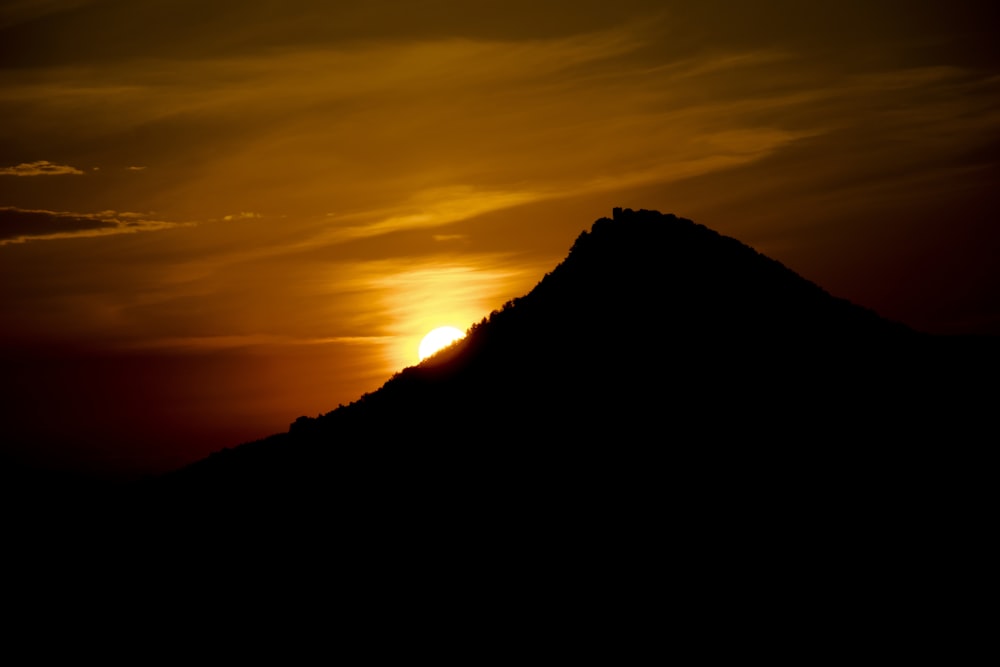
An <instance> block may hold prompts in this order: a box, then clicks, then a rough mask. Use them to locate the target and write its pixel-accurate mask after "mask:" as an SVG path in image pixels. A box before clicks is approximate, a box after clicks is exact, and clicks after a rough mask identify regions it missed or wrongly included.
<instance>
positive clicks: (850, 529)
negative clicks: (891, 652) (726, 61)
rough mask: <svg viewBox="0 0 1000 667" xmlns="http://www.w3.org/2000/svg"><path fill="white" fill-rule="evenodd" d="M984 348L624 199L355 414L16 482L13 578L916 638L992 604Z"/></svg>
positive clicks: (143, 594)
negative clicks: (155, 463) (134, 473)
mask: <svg viewBox="0 0 1000 667" xmlns="http://www.w3.org/2000/svg"><path fill="white" fill-rule="evenodd" d="M996 350H997V347H996V343H995V341H994V340H992V339H976V338H938V337H934V336H929V335H924V334H921V333H918V332H915V331H913V330H911V329H909V328H907V327H905V326H903V325H901V324H899V323H895V322H890V321H887V320H884V319H882V318H880V317H879V316H877V315H876V314H875V313H873V312H872V311H870V310H867V309H864V308H861V307H859V306H856V305H854V304H851V303H849V302H847V301H845V300H843V299H838V298H835V297H833V296H831V295H829V294H828V293H826V292H825V291H824V290H823V289H821V288H820V287H818V286H817V285H815V284H813V283H811V282H809V281H807V280H805V279H803V278H802V277H800V276H798V275H796V274H795V273H794V272H792V271H790V270H789V269H787V268H786V267H784V266H782V265H781V264H780V263H778V262H776V261H774V260H772V259H769V258H767V257H764V256H763V255H761V254H759V253H757V252H756V251H754V250H753V249H752V248H749V247H747V246H746V245H743V244H742V243H740V242H738V241H736V240H734V239H732V238H727V237H725V236H722V235H719V234H717V233H716V232H713V231H711V230H709V229H707V228H705V227H703V226H701V225H697V224H695V223H693V222H691V221H689V220H685V219H683V218H678V217H675V216H673V215H661V214H660V213H657V212H653V211H630V210H627V209H625V210H621V209H615V214H614V217H613V219H607V218H602V219H600V220H598V221H597V222H595V223H594V224H593V226H592V228H591V229H590V230H589V231H585V232H583V233H581V234H580V236H579V237H578V238H577V239H576V241H575V243H574V244H573V245H572V248H571V249H570V252H569V254H568V256H567V257H566V258H565V260H564V261H563V262H562V263H560V264H559V265H558V266H557V267H555V269H553V270H552V271H551V272H550V273H549V274H547V275H546V276H545V277H544V278H543V279H542V280H541V281H540V282H539V283H538V285H537V286H536V287H535V288H534V289H533V290H531V292H529V293H528V294H526V295H524V296H522V297H520V298H517V299H513V300H511V301H510V302H508V303H506V304H505V305H504V306H503V307H502V308H500V309H499V310H497V311H495V312H493V313H491V314H490V316H489V317H488V318H484V319H483V320H482V321H481V322H479V323H476V324H474V325H473V326H472V327H471V328H470V329H469V330H468V333H467V335H466V337H465V338H464V339H462V340H461V341H459V342H457V343H455V344H453V345H452V346H450V347H448V348H446V349H445V350H442V351H440V352H439V353H438V354H436V355H434V356H432V357H430V358H428V359H426V360H424V361H423V362H422V363H420V364H419V365H417V366H413V367H410V368H406V369H404V370H402V371H401V372H399V373H397V374H396V375H395V376H393V377H392V378H391V379H389V380H388V381H387V382H386V383H385V384H384V385H383V386H382V387H381V388H380V389H378V390H377V391H374V392H372V393H370V394H366V395H364V396H362V397H360V398H359V399H358V400H356V401H354V402H352V403H351V404H349V405H346V406H341V407H338V408H337V409H335V410H333V411H331V412H329V413H327V414H325V415H322V416H319V417H316V418H311V417H301V418H299V419H297V420H296V421H295V422H294V423H293V424H292V425H291V426H290V428H289V430H288V431H287V432H285V433H279V434H275V435H272V436H270V437H267V438H263V439H261V440H258V441H255V442H250V443H245V444H242V445H240V446H237V447H234V448H230V449H224V450H221V451H219V452H217V453H215V454H213V455H211V456H209V457H207V458H206V459H203V460H201V461H198V462H196V463H193V464H191V465H189V466H187V467H185V468H183V469H181V470H178V471H175V472H172V473H169V474H166V475H162V476H158V477H156V478H152V479H148V480H145V481H143V482H141V483H139V484H136V485H134V486H127V487H121V488H106V487H105V488H101V489H100V490H99V493H93V492H92V491H91V490H88V489H86V488H85V487H84V486H82V485H79V484H77V485H74V486H72V488H68V487H67V488H64V489H63V493H62V494H60V493H58V490H57V486H58V485H56V484H48V485H46V486H44V487H38V488H36V489H35V490H34V492H32V493H28V492H27V490H26V489H25V488H24V487H23V486H22V487H21V488H19V489H16V490H15V491H14V492H13V493H11V492H10V489H9V488H5V489H4V490H5V491H8V496H7V497H6V498H5V501H6V502H7V507H10V508H21V509H20V510H19V511H12V512H11V513H10V520H9V521H8V535H10V534H12V533H11V531H10V525H11V524H12V523H14V524H16V523H17V522H18V519H20V525H15V528H16V529H17V530H16V531H15V532H16V534H18V535H19V537H18V538H16V539H13V538H12V539H10V540H9V542H10V543H11V544H12V545H17V548H16V549H14V550H13V551H12V553H14V554H15V555H19V556H20V557H21V564H20V565H17V566H10V565H9V566H8V568H9V570H10V571H11V572H18V571H33V570H34V569H37V568H38V567H39V563H41V564H42V565H43V566H44V571H45V572H46V576H48V577H51V576H53V575H57V576H58V577H59V581H68V582H71V583H72V582H75V581H76V580H85V581H92V582H95V585H96V586H99V588H100V590H99V591H97V592H95V593H93V595H101V596H104V595H106V591H107V589H108V585H109V583H108V582H114V583H115V585H116V586H119V587H121V588H122V589H124V590H126V591H128V593H129V595H130V596H132V595H134V596H136V598H137V599H141V600H144V601H146V602H152V603H153V604H155V605H159V604H161V603H160V600H163V599H169V598H171V597H172V596H173V597H177V596H179V597H181V598H183V599H184V600H186V601H188V602H189V601H191V600H204V599H206V597H205V596H206V595H208V596H211V597H212V599H214V598H215V597H216V596H217V594H219V592H220V585H221V586H222V589H221V590H223V591H226V593H225V594H224V595H218V597H220V599H224V600H232V601H239V602H238V604H239V605H240V606H247V608H250V609H254V610H255V611H259V610H260V609H261V606H260V600H261V599H268V598H276V599H278V600H284V602H283V603H279V604H270V605H267V606H268V608H274V609H279V608H280V609H284V608H285V606H286V605H287V602H289V601H290V600H288V599H287V598H288V595H287V594H288V592H294V595H296V596H297V595H299V594H300V593H301V594H308V595H309V596H311V597H312V598H314V599H316V600H323V601H327V600H329V601H332V603H333V604H335V605H341V607H342V609H344V610H345V611H347V612H348V615H349V616H358V617H359V618H361V619H366V620H367V619H371V618H377V617H378V610H379V609H381V608H383V607H385V606H386V605H391V606H392V608H393V610H394V611H398V609H397V606H396V605H400V604H401V605H403V606H402V607H401V609H403V610H404V611H403V612H402V618H403V619H404V621H405V623H407V624H410V623H412V622H414V621H417V622H419V620H420V619H423V618H424V617H425V615H426V613H427V611H428V609H429V607H427V605H429V604H431V606H432V603H433V602H434V601H441V600H443V601H444V602H445V603H446V604H453V605H454V609H455V610H457V614H455V620H454V622H455V623H457V624H458V625H456V627H461V628H465V629H463V630H462V632H466V631H468V632H472V633H474V632H475V628H474V627H473V626H476V625H477V624H479V625H481V624H482V617H481V616H479V614H480V613H487V614H492V615H498V616H501V617H503V616H505V615H507V614H509V613H510V611H509V610H508V609H509V608H513V609H515V610H517V611H516V614H517V618H521V615H522V614H525V613H527V614H528V615H529V616H532V617H535V622H536V623H537V624H538V627H540V628H541V627H545V628H548V627H549V624H550V620H551V619H549V618H548V617H547V616H546V615H547V614H549V610H550V607H549V606H548V605H543V606H542V608H541V609H540V610H539V611H535V610H534V609H533V608H532V607H533V603H532V602H531V601H534V600H538V599H543V598H545V597H546V596H550V597H551V598H552V599H553V600H556V601H557V608H560V609H562V608H568V611H569V613H570V614H571V616H570V617H573V614H574V613H576V614H579V613H583V614H585V615H589V614H591V613H592V608H593V606H594V605H595V604H598V606H601V604H603V603H595V601H598V600H602V599H606V600H608V602H607V604H608V605H610V606H609V607H608V608H609V609H613V610H614V611H613V613H614V614H617V613H618V611H619V609H632V610H633V611H634V612H635V613H638V614H639V615H640V616H642V617H646V616H647V615H648V611H647V608H648V606H649V604H650V603H651V602H653V601H656V602H659V601H660V600H661V599H662V600H665V601H676V604H677V605H679V606H677V608H676V611H677V613H680V614H681V615H682V616H689V615H690V616H691V617H692V618H696V619H705V618H714V615H715V614H717V613H718V609H719V606H720V605H723V606H725V608H726V612H727V613H728V612H729V611H730V609H733V610H735V612H734V616H733V618H732V619H730V620H729V621H724V622H723V626H717V625H715V624H714V623H715V622H714V621H711V622H706V623H707V625H704V626H703V627H701V629H700V630H699V629H697V627H696V631H698V632H702V633H708V634H707V635H706V641H708V640H709V639H712V638H713V637H715V636H716V634H717V633H716V628H717V627H727V628H728V627H730V626H732V627H735V628H736V629H737V630H739V629H740V628H742V629H743V631H744V632H745V633H746V634H747V636H756V635H757V634H759V633H756V632H755V631H753V630H752V628H754V627H755V623H757V621H758V620H760V619H763V620H762V621H761V622H763V623H772V619H773V616H771V615H770V614H769V613H764V615H763V616H760V612H761V611H766V610H767V608H768V605H772V604H773V605H777V606H780V607H783V608H785V609H786V612H787V613H786V614H785V617H784V618H785V619H786V620H783V621H782V624H783V625H782V627H783V628H786V629H787V628H793V630H794V632H793V633H794V634H796V635H799V634H801V635H802V636H805V637H809V636H812V635H811V634H810V633H812V632H814V631H815V628H816V627H820V626H823V627H825V626H826V624H827V621H829V624H830V625H829V627H834V628H837V629H838V630H837V632H839V628H840V627H841V624H840V620H842V617H843V614H844V613H845V612H844V611H843V610H844V609H849V610H850V616H849V617H850V619H851V623H852V624H857V623H863V624H867V626H869V627H872V628H878V629H879V630H878V631H879V632H882V631H883V630H884V628H885V623H886V618H887V617H889V616H891V617H893V618H897V619H902V620H900V621H899V622H900V623H901V624H902V625H906V626H907V627H909V625H908V624H910V623H916V622H922V621H921V619H924V618H925V610H926V608H927V605H928V604H932V605H933V604H936V603H932V602H928V601H933V600H940V601H941V602H942V603H945V602H947V601H948V597H947V591H949V590H952V589H955V588H956V587H957V588H961V589H964V590H979V588H978V582H977V580H976V578H977V577H978V576H979V575H977V574H976V573H977V572H981V571H984V570H983V569H982V561H983V556H981V555H977V554H988V553H990V551H988V550H986V549H984V548H983V547H984V545H983V544H981V542H984V541H985V539H987V538H979V537H978V536H980V535H987V534H988V531H985V532H984V531H983V530H982V527H983V526H985V525H989V524H988V523H986V520H987V519H988V516H984V514H986V510H985V509H984V508H988V507H991V506H992V505H991V503H989V502H988V496H989V495H990V490H991V489H992V480H991V479H988V477H989V476H990V471H991V470H992V469H993V467H992V466H989V465H984V458H985V453H986V452H988V451H989V448H990V446H991V445H992V441H991V439H990V434H991V433H995V425H994V424H993V415H994V414H995V405H996V399H997V396H996V390H995V389H992V386H993V385H992V384H990V383H992V382H993V381H994V379H995V377H996V371H997V370H998V369H1000V364H998V363H997V354H996ZM984 383H985V384H984ZM40 504H41V505H44V506H45V507H46V509H47V516H46V517H45V519H44V520H39V519H37V518H36V515H37V512H34V511H31V509H32V508H35V507H36V506H38V505H40ZM25 508H28V509H25ZM67 554H72V556H67ZM74 564H75V565H76V566H75V567H72V566H73V565H74ZM67 565H70V566H71V567H67ZM19 568H21V569H19ZM30 581H32V582H34V581H35V580H34V579H30ZM915 582H919V584H918V585H915ZM956 582H958V583H956ZM942 591H943V592H944V593H942ZM873 592H876V593H877V599H878V600H881V602H878V603H877V604H874V605H871V606H870V607H869V606H868V605H866V604H862V603H861V602H859V601H863V600H868V599H871V598H872V596H873ZM276 594H277V595H276ZM88 599H89V598H88ZM130 599H131V597H130ZM324 603H325V602H324ZM344 605H346V606H344ZM470 605H471V606H470ZM732 605H735V606H732ZM209 606H210V607H211V608H212V609H213V610H214V609H215V607H214V602H213V604H212V605H209ZM292 606H294V605H292ZM425 607H427V608H426V609H425ZM123 608H124V609H129V610H131V609H133V605H132V604H131V603H130V604H128V605H125V606H124V607H123ZM305 608H307V609H309V613H310V614H312V613H314V612H313V608H312V607H310V606H308V605H307V606H306V607H305ZM941 608H944V609H948V614H951V613H952V606H951V605H950V604H944V606H942V607H941ZM887 609H891V610H892V613H891V614H890V613H889V612H887V611H886V610H887ZM467 610H475V613H467ZM574 610H576V611H574ZM581 610H582V611H581ZM800 612H801V613H800ZM560 613H561V612H560ZM604 613H605V614H607V611H606V610H605V612H604ZM265 615H266V616H268V617H270V614H265ZM432 617H433V619H435V622H436V620H437V618H438V617H437V616H433V615H432ZM323 618H324V620H325V618H326V617H325V616H323ZM601 618H603V616H602V617H601ZM649 618H653V617H652V616H650V617H649ZM934 618H936V616H934ZM817 619H827V620H826V621H823V622H820V621H818V620H817ZM838 619H839V620H838ZM858 619H863V620H858ZM648 620H649V619H647V621H648ZM657 620H658V618H657ZM601 623H602V625H603V624H604V623H605V622H604V621H603V620H602V621H601ZM628 624H629V625H632V624H633V623H632V621H631V620H630V621H628ZM362 625H364V623H362ZM694 625H695V626H700V625H703V624H702V623H701V621H700V620H699V621H698V622H696V623H695V624H694ZM376 627H381V626H378V625H377V624H376ZM503 627H506V626H503ZM938 627H939V624H937V623H935V628H934V629H935V631H936V630H937V628H938ZM770 630H773V628H771V629H770ZM765 634H766V633H765ZM708 635H711V637H709V636H708ZM657 636H659V630H657ZM768 636H770V635H768ZM782 641H784V640H782ZM838 641H839V639H838ZM740 646H741V650H742V646H743V644H740Z"/></svg>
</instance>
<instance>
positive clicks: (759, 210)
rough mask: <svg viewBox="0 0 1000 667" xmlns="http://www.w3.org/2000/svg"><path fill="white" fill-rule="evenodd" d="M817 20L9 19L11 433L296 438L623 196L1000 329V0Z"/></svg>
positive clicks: (188, 10) (520, 288)
mask: <svg viewBox="0 0 1000 667" xmlns="http://www.w3.org/2000/svg"><path fill="white" fill-rule="evenodd" d="M695 4H696V5H697V7H696V8H693V7H692V5H695ZM330 5H336V7H331V6H330ZM351 5H353V6H351ZM751 5H752V6H751ZM810 5H811V3H801V2H791V1H783V2H759V3H742V2H723V1H721V0H714V1H708V2H699V3H689V2H672V1H669V0H662V1H641V0H636V1H631V0H619V1H618V2H614V3H607V2H582V1H581V0H575V1H574V2H544V1H540V0H534V1H532V2H518V1H510V0H508V1H506V2H502V3H501V2H480V3H458V2H443V1H438V2H414V1H408V2H402V1H400V2H389V1H385V0H379V1H370V2H363V3H327V2H319V1H307V0H292V1H289V0H281V1H278V0H265V1H262V2H254V3H245V2H235V1H232V0H217V1H215V2H211V3H203V2H194V1H193V0H128V1H120V0H103V1H101V0H93V1H88V0H14V1H13V2H8V3H5V4H4V5H2V6H0V118H2V119H3V123H0V322H2V330H0V343H2V346H3V348H2V349H3V363H4V365H5V368H6V369H7V370H8V372H7V373H5V376H6V377H5V380H4V384H5V386H4V395H3V397H2V399H3V404H4V408H3V409H4V414H3V415H2V416H3V419H4V422H5V423H6V424H8V425H9V428H10V432H11V433H12V436H11V437H10V438H6V440H7V442H8V443H13V444H8V449H9V450H10V451H13V452H15V453H17V454H19V455H21V454H25V453H27V455H30V456H33V457H34V458H35V459H50V460H56V459H59V458H60V457H62V458H63V459H66V460H70V459H72V460H73V461H74V462H75V463H78V464H80V465H86V466H88V467H90V468H93V469H95V470H105V469H112V468H115V469H127V470H132V471H135V470H154V469H164V468H169V467H173V466H176V465H180V464H182V463H185V462H187V461H190V460H192V459H194V458H198V457H200V456H203V455H205V454H207V453H208V452H209V451H212V450H214V449H218V448H220V447H222V446H227V445H234V444H237V443H238V442H241V441H243V440H247V439H251V438H254V437H259V436H263V435H266V434H269V433H272V432H276V431H281V430H284V429H285V428H286V427H287V425H288V423H290V422H291V421H293V420H294V419H295V418H296V417H297V416H298V415H301V414H309V415H314V414H317V413H320V412H326V411H328V410H330V409H333V408H335V407H336V406H337V405H338V404H339V403H347V402H349V401H351V400H353V399H355V398H357V397H358V396H359V395H360V394H361V393H362V392H364V391H371V390H374V389H376V388H377V387H378V386H379V385H380V384H381V383H382V382H383V381H384V380H385V379H387V378H388V377H389V376H390V375H391V374H392V373H393V372H395V371H397V370H399V369H401V368H402V367H404V366H406V365H410V364H413V363H416V360H417V357H416V354H417V353H416V349H417V344H418V343H419V340H420V338H421V336H422V335H423V334H424V333H426V331H428V330H429V329H431V328H433V327H435V326H439V325H453V326H457V327H459V328H462V329H465V328H467V327H468V326H469V324H471V323H472V322H474V321H478V320H479V319H481V318H482V317H484V316H485V315H487V314H488V313H489V312H490V311H491V310H492V309H494V308H497V307H499V306H500V305H501V304H502V303H503V302H504V301H506V300H507V299H509V298H511V297H514V296H517V295H520V294H523V293H524V292H526V291H527V290H529V289H530V288H531V287H532V286H533V285H534V284H535V283H536V282H537V281H538V280H539V279H540V278H541V277H542V275H544V273H545V272H546V271H548V270H550V269H551V268H552V267H554V265H555V264H556V263H557V262H558V261H559V260H560V259H561V258H562V257H563V256H564V255H565V253H566V251H567V250H568V248H569V246H570V245H571V244H572V241H573V239H574V238H575V237H576V235H577V234H578V233H579V232H580V231H581V230H582V229H584V228H586V227H588V226H589V224H590V223H591V222H592V221H593V220H594V219H596V218H598V217H600V216H603V215H607V214H608V213H609V212H610V209H611V207H612V206H627V207H633V208H650V209H659V210H661V211H664V212H674V213H676V214H678V215H682V216H684V217H688V218H692V219H694V220H695V221H697V222H700V223H702V224H705V225H707V226H709V227H711V228H713V229H716V230H718V231H720V232H722V233H724V234H728V235H731V236H735V237H737V238H739V239H740V240H742V241H744V242H746V243H748V244H750V245H753V246H754V247H756V248H757V249H758V250H760V251H761V252H764V253H766V254H769V255H771V256H773V257H775V258H777V259H779V260H781V261H782V262H784V263H785V264H786V265H788V266H789V267H790V268H792V269H794V270H796V271H798V272H799V273H801V274H802V275H804V276H805V277H807V278H809V279H811V280H814V281H815V282H818V283H819V284H820V285H822V286H823V287H824V288H826V289H827V290H828V291H830V292H832V293H834V294H835V295H838V296H843V297H846V298H849V299H851V300H853V301H856V302H858V303H860V304H862V305H865V306H868V307H871V308H873V309H875V310H877V311H878V312H880V313H881V314H883V315H885V316H888V317H891V318H893V319H898V320H901V321H904V322H906V323H908V324H910V325H912V326H914V327H917V328H920V329H922V330H926V331H933V332H989V333H1000V271H998V269H997V268H996V267H997V262H996V257H997V256H1000V254H998V251H1000V232H998V230H997V220H998V216H997V213H998V211H1000V192H998V190H1000V188H997V185H996V184H997V183H1000V171H998V168H997V165H998V156H1000V151H998V150H997V149H998V147H1000V78H998V75H1000V67H998V65H1000V49H998V46H997V40H996V39H995V35H994V32H995V30H994V27H993V26H995V25H996V22H995V20H994V17H993V14H994V13H995V11H994V10H993V5H992V3H988V2H970V1H961V0H960V1H951V2H933V3H912V2H897V1H890V2H879V1H877V0H867V1H863V2H862V1H853V0H851V1H845V2H839V3H832V6H830V7H814V6H810ZM651 307H655V305H654V304H651ZM645 317H646V315H645V314H637V320H638V321H641V320H643V319H645Z"/></svg>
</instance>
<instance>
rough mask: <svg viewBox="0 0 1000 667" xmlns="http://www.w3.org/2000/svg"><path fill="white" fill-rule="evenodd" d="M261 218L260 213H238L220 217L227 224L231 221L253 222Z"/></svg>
mask: <svg viewBox="0 0 1000 667" xmlns="http://www.w3.org/2000/svg"><path fill="white" fill-rule="evenodd" d="M262 217H264V216H262V215H261V214H260V213H254V212H253V211H240V212H239V213H234V214H230V215H224V216H222V219H223V220H226V221H227V222H229V221H233V220H254V219H257V218H262Z"/></svg>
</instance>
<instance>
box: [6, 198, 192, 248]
mask: <svg viewBox="0 0 1000 667" xmlns="http://www.w3.org/2000/svg"><path fill="white" fill-rule="evenodd" d="M193 224H194V223H191V222H168V221H165V220H154V219H151V218H150V217H149V216H148V215H147V214H143V213H134V212H129V211H121V212H119V211H101V212H99V213H72V212H68V211H45V210H31V209H21V208H15V207H11V206H4V207H0V246H2V245H8V244H11V243H24V242H26V241H48V240H56V239H71V238H90V237H95V236H111V235H114V234H135V233H137V232H151V231H159V230H162V229H171V228H174V227H184V226H191V225H193Z"/></svg>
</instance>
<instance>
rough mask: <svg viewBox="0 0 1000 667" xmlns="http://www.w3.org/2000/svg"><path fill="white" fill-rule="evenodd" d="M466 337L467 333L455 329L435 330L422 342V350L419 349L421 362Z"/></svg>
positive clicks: (439, 328) (443, 328) (442, 328)
mask: <svg viewBox="0 0 1000 667" xmlns="http://www.w3.org/2000/svg"><path fill="white" fill-rule="evenodd" d="M464 337H465V332H463V331H461V330H460V329H456V328H455V327H438V328H437V329H434V330H433V331H431V332H430V333H428V334H427V335H426V336H424V339H423V340H422V341H420V348H419V349H418V353H419V355H420V361H423V360H424V359H426V358H427V357H429V356H431V355H432V354H434V353H435V352H437V351H438V350H440V349H442V348H445V347H448V346H449V345H451V344H452V343H454V342H455V341H456V340H459V339H460V338H464Z"/></svg>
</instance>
